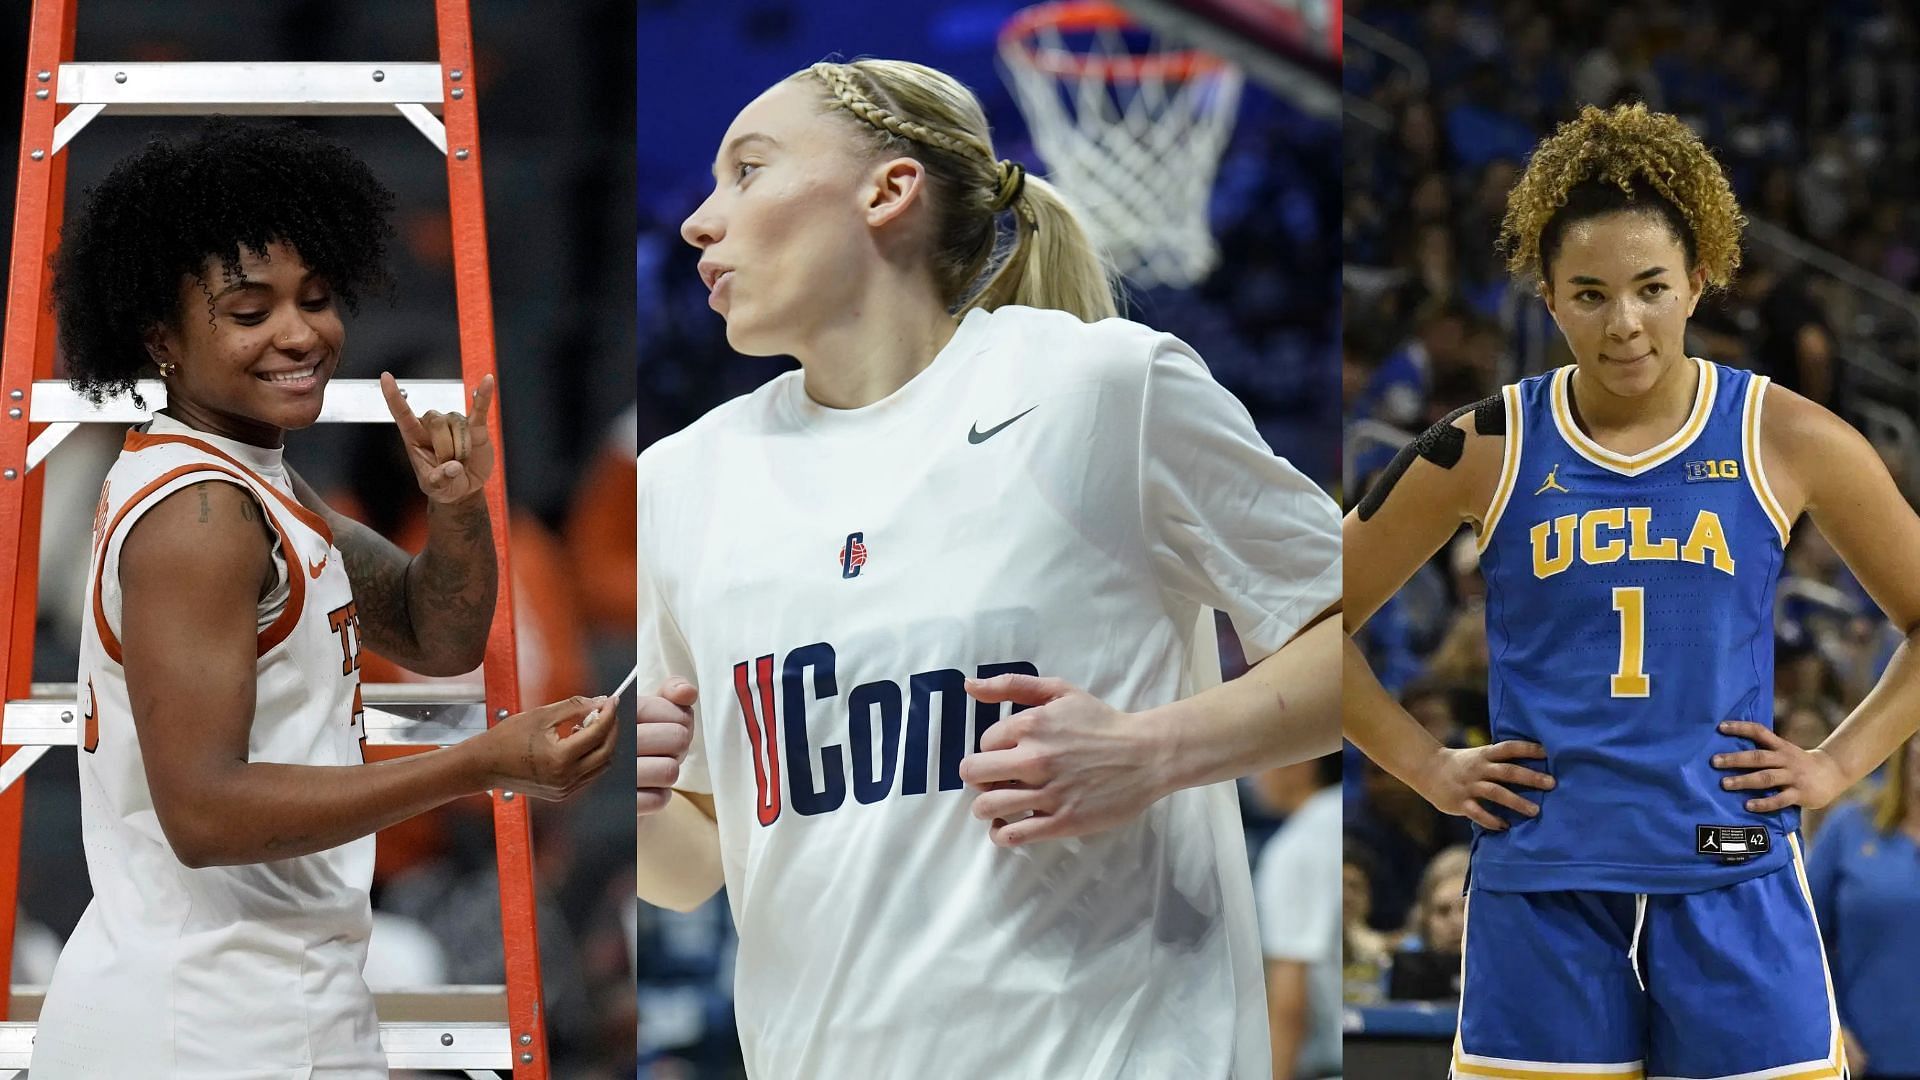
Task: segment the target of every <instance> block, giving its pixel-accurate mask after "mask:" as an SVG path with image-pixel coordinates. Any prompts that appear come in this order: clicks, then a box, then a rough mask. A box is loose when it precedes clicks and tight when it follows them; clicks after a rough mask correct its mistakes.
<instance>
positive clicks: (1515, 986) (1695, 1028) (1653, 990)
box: [1453, 836, 1847, 1080]
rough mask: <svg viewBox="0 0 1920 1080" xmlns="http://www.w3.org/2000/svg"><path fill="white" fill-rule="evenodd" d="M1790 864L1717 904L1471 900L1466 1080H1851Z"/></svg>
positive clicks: (1679, 898) (1457, 1070) (1717, 897)
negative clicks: (1847, 1079) (1555, 1079)
mask: <svg viewBox="0 0 1920 1080" xmlns="http://www.w3.org/2000/svg"><path fill="white" fill-rule="evenodd" d="M1788 843H1789V844H1790V845H1791V846H1792V849H1793V864H1792V865H1791V866H1787V867H1783V868H1781V869H1780V870H1776V871H1774V872H1772V873H1770V874H1766V875H1763V876H1761V877H1757V878H1752V879H1749V880H1747V881H1742V882H1740V883H1738V884H1735V885H1729V886H1726V887H1724V888H1719V889H1712V890H1709V891H1707V892H1698V893H1681V894H1675V895H1658V894H1655V895H1634V894H1632V893H1604V892H1539V893H1500V892H1488V891H1485V890H1482V889H1479V888H1470V890H1469V892H1468V896H1467V929H1466V941H1465V943H1464V945H1463V952H1464V954H1465V955H1464V957H1463V961H1462V962H1463V969H1464V970H1463V971H1462V973H1461V997H1460V1024H1459V1030H1458V1034H1457V1035H1456V1036H1455V1038H1454V1044H1453V1077H1454V1080H1481V1078H1496V1080H1546V1078H1549V1077H1552V1078H1566V1080H1845V1077H1846V1075H1847V1073H1846V1058H1845V1055H1844V1053H1843V1051H1842V1049H1841V1044H1840V1023H1839V1018H1838V1011H1837V1010H1836V1009H1835V1007H1834V999H1833V983H1832V980H1831V978H1830V977H1829V976H1828V973H1827V964H1826V956H1825V953H1824V951H1823V949H1822V947H1821V943H1820V930H1819V927H1818V926H1817V925H1816V923H1815V921H1814V914H1813V899H1812V894H1811V893H1809V892H1808V890H1807V884H1806V876H1805V873H1804V871H1803V869H1802V867H1801V860H1800V844H1799V838H1798V837H1792V836H1790V837H1789V838H1788Z"/></svg>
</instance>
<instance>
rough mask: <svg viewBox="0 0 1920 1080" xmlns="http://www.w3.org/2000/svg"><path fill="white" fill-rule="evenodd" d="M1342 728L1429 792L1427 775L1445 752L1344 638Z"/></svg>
mask: <svg viewBox="0 0 1920 1080" xmlns="http://www.w3.org/2000/svg"><path fill="white" fill-rule="evenodd" d="M1340 640H1341V649H1342V659H1341V664H1340V727H1341V730H1342V732H1343V733H1344V734H1345V735H1346V737H1347V739H1348V740H1349V741H1351V742H1352V743H1353V745H1355V746H1357V747H1359V748H1360V751H1361V752H1362V753H1364V754H1366V755H1367V757H1368V758H1370V759H1372V761H1373V763H1374V764H1376V765H1378V766H1380V767H1381V768H1382V769H1385V770H1386V771H1387V772H1388V773H1389V774H1390V775H1392V776H1394V777H1395V778H1397V779H1398V780H1400V782H1402V783H1404V784H1406V785H1407V786H1409V787H1411V788H1413V789H1414V790H1415V791H1424V790H1426V788H1425V786H1424V785H1423V784H1422V783H1421V782H1420V780H1421V774H1422V773H1424V772H1425V770H1426V769H1427V768H1429V767H1430V765H1431V764H1432V762H1433V761H1434V760H1435V759H1437V758H1438V757H1439V755H1440V752H1441V751H1442V750H1444V749H1445V747H1443V746H1441V745H1440V741H1439V740H1438V739H1435V738H1434V737H1433V733H1432V732H1429V731H1428V730H1427V729H1426V728H1424V727H1421V726H1420V722H1419V721H1418V720H1415V719H1414V718H1413V714H1411V713H1409V712H1407V710H1406V709H1404V708H1402V707H1401V705H1400V703H1399V702H1398V701H1395V700H1394V699H1393V695H1392V694H1389V693H1387V688H1386V687H1384V686H1381V685H1380V680H1379V678H1377V677H1376V676H1375V675H1374V673H1373V667H1372V665H1370V664H1368V663H1367V657H1366V654H1365V653H1363V652H1361V651H1360V647H1359V646H1358V645H1356V644H1354V642H1353V638H1352V637H1349V636H1348V635H1346V634H1342V635H1341V636H1340Z"/></svg>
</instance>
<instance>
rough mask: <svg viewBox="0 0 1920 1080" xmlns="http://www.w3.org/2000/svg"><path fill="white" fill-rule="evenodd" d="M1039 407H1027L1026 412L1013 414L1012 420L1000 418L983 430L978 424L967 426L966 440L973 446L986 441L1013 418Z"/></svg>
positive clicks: (1015, 418) (998, 432)
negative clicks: (996, 422)
mask: <svg viewBox="0 0 1920 1080" xmlns="http://www.w3.org/2000/svg"><path fill="white" fill-rule="evenodd" d="M1039 407H1040V406H1038V405H1035V406H1034V407H1033V408H1032V409H1028V410H1027V412H1023V413H1021V414H1019V416H1015V417H1014V418H1013V419H1012V420H1002V421H1001V422H1000V423H998V424H995V425H993V426H992V427H990V428H988V429H987V430H985V431H981V430H980V425H979V424H974V425H973V426H972V427H969V428H968V429H967V441H968V442H970V443H972V444H974V445H975V446H978V445H980V444H981V443H983V442H986V441H987V440H988V439H991V438H993V437H994V436H995V435H998V434H1000V432H1001V431H1002V430H1004V429H1005V428H1006V426H1007V425H1008V424H1011V423H1013V421H1014V420H1018V419H1020V417H1021V416H1025V415H1027V413H1030V412H1032V411H1033V409H1037V408H1039Z"/></svg>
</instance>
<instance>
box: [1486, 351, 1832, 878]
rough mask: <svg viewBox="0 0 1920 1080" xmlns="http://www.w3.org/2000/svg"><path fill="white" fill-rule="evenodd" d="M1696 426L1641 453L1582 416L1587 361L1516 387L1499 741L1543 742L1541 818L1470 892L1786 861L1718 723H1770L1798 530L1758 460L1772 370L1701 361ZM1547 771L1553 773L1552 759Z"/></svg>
mask: <svg viewBox="0 0 1920 1080" xmlns="http://www.w3.org/2000/svg"><path fill="white" fill-rule="evenodd" d="M1692 362H1693V363H1695V364H1697V365H1698V366H1699V370H1700V380H1699V390H1698V392H1697V393H1696V395H1695V398H1694V405H1693V410H1692V412H1691V413H1690V414H1689V416H1688V418H1687V422H1686V423H1685V425H1683V426H1682V428H1681V429H1680V431H1678V432H1677V433H1675V434H1674V436H1673V437H1672V438H1670V439H1668V440H1666V441H1665V442H1663V443H1661V444H1660V445H1658V446H1655V447H1653V448H1651V449H1649V450H1647V451H1645V452H1643V453H1640V454H1634V455H1625V454H1619V453H1616V452H1614V451H1611V450H1608V449H1607V448H1605V447H1603V446H1601V445H1599V444H1598V443H1596V442H1595V441H1593V440H1592V439H1591V438H1589V437H1587V435H1586V434H1585V433H1584V432H1582V431H1581V430H1580V429H1579V427H1578V426H1577V425H1576V424H1575V423H1574V420H1573V414H1572V410H1571V408H1570V407H1569V396H1570V393H1571V384H1572V374H1573V369H1572V368H1571V367H1566V368H1561V369H1560V370H1558V371H1554V372H1550V373H1548V374H1545V375H1539V376H1536V377H1534V378H1531V379H1527V380H1525V381H1524V382H1521V383H1519V384H1517V385H1513V386H1508V387H1505V388H1504V389H1503V391H1502V393H1503V394H1504V395H1505V404H1506V410H1507V441H1506V447H1505V450H1504V455H1503V459H1502V464H1501V475H1500V484H1499V487H1498V488H1497V489H1496V493H1495V496H1494V500H1493V503H1492V506H1491V507H1490V508H1489V511H1488V513H1487V518H1486V522H1485V525H1484V528H1483V531H1482V536H1481V541H1480V542H1481V546H1482V551H1481V561H1480V568H1481V572H1482V574H1484V576H1485V578H1486V582H1487V611H1486V615H1487V645H1488V655H1489V666H1490V669H1491V670H1490V676H1489V685H1488V707H1489V711H1490V713H1491V716H1492V726H1493V738H1494V740H1495V741H1500V740H1503V739H1528V740H1532V741H1535V742H1538V743H1540V744H1541V745H1542V746H1544V747H1546V750H1547V761H1546V763H1545V766H1544V767H1545V769H1546V770H1547V771H1548V772H1550V773H1552V774H1553V776H1554V778H1555V781H1556V786H1555V788H1554V790H1552V791H1550V792H1545V793H1540V792H1529V793H1527V795H1528V797H1529V798H1534V799H1537V800H1538V801H1539V803H1540V816H1539V817H1537V818H1533V819H1531V820H1528V819H1522V818H1519V816H1518V815H1511V814H1509V815H1507V816H1508V818H1509V820H1511V822H1512V825H1511V828H1509V829H1508V830H1507V831H1505V832H1500V833H1491V832H1482V833H1480V834H1479V836H1478V838H1477V839H1476V842H1475V850H1474V860H1473V874H1474V884H1475V886H1476V887H1480V888H1486V889H1492V890H1496V891H1513V892H1537V891H1545V890H1560V889H1591V890H1602V891H1619V892H1636V893H1684V892H1695V891H1699V890H1703V889H1711V888H1718V887H1720V886H1723V885H1730V884H1732V883H1734V882H1737V881H1741V880H1744V879H1747V878H1751V877H1755V876H1758V875H1760V874H1764V873H1767V872H1769V871H1771V870H1774V869H1777V868H1779V867H1781V866H1783V865H1785V864H1786V863H1787V861H1788V853H1787V850H1786V849H1787V844H1786V837H1787V835H1788V834H1789V833H1791V832H1792V831H1793V830H1794V829H1795V828H1797V827H1798V824H1799V812H1798V810H1796V809H1788V810H1785V811H1782V812H1779V813H1774V814H1755V813H1751V812H1749V811H1748V810H1747V809H1746V808H1745V803H1746V801H1747V800H1748V799H1749V798H1752V797H1754V793H1752V792H1732V791H1726V790H1724V789H1722V788H1721V786H1720V781H1721V779H1722V778H1723V777H1724V776H1726V775H1728V774H1727V773H1725V772H1723V771H1721V770H1718V769H1715V768H1714V767H1713V765H1712V757H1713V755H1714V754H1716V753H1720V752H1723V751H1734V750H1743V749H1751V744H1750V743H1748V742H1747V741H1746V740H1744V739H1737V738H1734V737H1732V736H1728V735H1724V734H1722V733H1721V732H1720V731H1719V724H1720V723H1721V722H1722V721H1726V720H1749V721H1753V722H1755V723H1759V724H1764V725H1766V726H1767V727H1772V726H1773V600H1774V586H1775V583H1776V581H1777V580H1778V578H1779V574H1780V565H1781V559H1782V553H1783V551H1784V549H1785V545H1786V537H1787V531H1788V522H1787V520H1786V517H1785V515H1784V514H1783V513H1781V511H1780V509H1779V506H1778V504H1777V502H1776V500H1775V499H1774V498H1773V494H1772V492H1771V491H1770V490H1769V489H1768V487H1767V482H1766V476H1765V474H1764V473H1763V472H1762V470H1761V468H1760V456H1759V449H1758V446H1759V443H1758V431H1759V424H1760V410H1761V404H1762V401H1761V398H1762V395H1763V393H1764V390H1765V387H1766V383H1767V380H1766V379H1765V378H1764V377H1762V376H1756V375H1753V374H1752V373H1750V372H1746V371H1741V370H1737V369H1734V368H1728V367H1722V366H1720V365H1717V364H1713V363H1709V362H1707V361H1704V360H1695V361H1692ZM1536 764H1537V763H1536Z"/></svg>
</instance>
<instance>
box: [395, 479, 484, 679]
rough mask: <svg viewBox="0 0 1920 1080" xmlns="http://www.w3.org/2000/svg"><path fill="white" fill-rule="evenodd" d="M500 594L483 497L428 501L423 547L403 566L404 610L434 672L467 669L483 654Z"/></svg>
mask: <svg viewBox="0 0 1920 1080" xmlns="http://www.w3.org/2000/svg"><path fill="white" fill-rule="evenodd" d="M498 591H499V565H498V563H496V562H495V560H494V548H493V521H492V517H491V515H490V514H489V512H488V510H487V500H486V496H485V494H484V493H480V494H475V495H473V496H470V497H469V498H467V499H464V500H462V501H460V502H457V503H439V502H433V501H429V502H428V503H427V545H426V547H425V548H422V549H421V551H420V554H418V555H415V556H414V557H413V563H412V565H411V566H409V567H408V568H407V612H408V615H409V618H410V621H411V624H412V631H413V637H414V640H415V641H416V642H418V643H419V646H420V652H421V654H422V655H423V656H424V657H426V658H429V662H430V663H432V664H433V666H434V667H436V668H438V669H439V670H436V671H424V669H423V672H424V673H425V674H430V675H458V674H460V673H461V672H464V671H471V670H473V669H474V668H475V667H477V666H478V665H479V664H480V661H481V660H482V659H483V658H484V657H485V656H486V651H487V631H488V629H489V628H490V627H491V626H492V625H493V605H494V600H495V597H496V595H497V593H498Z"/></svg>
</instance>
